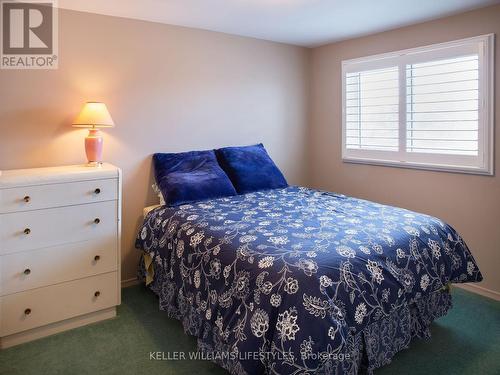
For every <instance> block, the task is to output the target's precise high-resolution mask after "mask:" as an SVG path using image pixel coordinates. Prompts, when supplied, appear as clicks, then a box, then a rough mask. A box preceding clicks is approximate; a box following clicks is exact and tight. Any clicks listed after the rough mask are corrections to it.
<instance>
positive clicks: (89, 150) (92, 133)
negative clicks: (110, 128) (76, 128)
mask: <svg viewBox="0 0 500 375" xmlns="http://www.w3.org/2000/svg"><path fill="white" fill-rule="evenodd" d="M103 143H104V140H103V139H102V133H101V131H100V130H99V129H89V135H88V136H87V137H86V138H85V153H86V154H87V160H88V161H89V165H91V166H100V165H101V164H102V147H103V146H102V145H103Z"/></svg>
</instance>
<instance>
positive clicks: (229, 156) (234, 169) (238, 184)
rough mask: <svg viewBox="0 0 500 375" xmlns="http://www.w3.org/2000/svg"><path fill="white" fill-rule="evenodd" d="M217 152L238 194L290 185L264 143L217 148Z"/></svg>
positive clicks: (220, 162)
mask: <svg viewBox="0 0 500 375" xmlns="http://www.w3.org/2000/svg"><path fill="white" fill-rule="evenodd" d="M215 153H216V155H217V160H218V161H219V164H220V165H221V167H222V169H224V171H225V172H226V173H227V175H228V176H229V178H230V179H231V182H232V183H233V185H234V187H235V188H236V191H237V192H238V194H245V193H250V192H252V191H257V190H266V189H278V188H285V187H287V186H288V183H287V182H286V180H285V177H283V174H282V173H281V171H280V170H279V169H278V167H277V166H276V164H274V162H273V161H272V159H271V157H270V156H269V155H268V153H267V151H266V149H265V148H264V146H263V145H262V143H259V144H258V145H254V146H244V147H225V148H220V149H218V150H215Z"/></svg>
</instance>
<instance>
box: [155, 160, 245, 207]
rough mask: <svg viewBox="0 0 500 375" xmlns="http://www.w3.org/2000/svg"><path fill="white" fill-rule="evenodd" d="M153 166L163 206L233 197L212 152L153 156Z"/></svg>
mask: <svg viewBox="0 0 500 375" xmlns="http://www.w3.org/2000/svg"><path fill="white" fill-rule="evenodd" d="M153 163H154V167H155V177H156V183H157V184H158V186H159V188H160V190H161V192H162V194H163V196H164V198H165V203H166V204H167V206H176V205H179V204H184V203H191V202H197V201H201V200H204V199H212V198H221V197H227V196H231V195H236V191H235V189H234V187H233V185H232V184H231V181H230V180H229V178H228V177H227V175H226V174H225V173H224V171H223V170H222V169H221V167H220V166H219V164H218V163H217V158H216V157H215V153H214V151H191V152H181V153H175V154H174V153H171V154H154V155H153Z"/></svg>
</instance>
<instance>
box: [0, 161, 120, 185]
mask: <svg viewBox="0 0 500 375" xmlns="http://www.w3.org/2000/svg"><path fill="white" fill-rule="evenodd" d="M120 173H121V172H120V169H119V168H118V167H115V166H114V165H111V164H107V163H103V164H102V165H101V166H100V167H93V166H88V165H87V164H80V165H65V166H60V167H46V168H29V169H10V170H4V171H0V189H6V188H11V187H16V186H30V185H44V184H54V183H64V182H70V181H86V180H99V179H103V178H118V177H119V175H120Z"/></svg>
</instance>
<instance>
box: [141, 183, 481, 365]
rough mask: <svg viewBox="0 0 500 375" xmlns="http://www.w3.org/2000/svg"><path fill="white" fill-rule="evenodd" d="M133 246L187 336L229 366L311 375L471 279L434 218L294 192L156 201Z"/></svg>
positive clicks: (461, 249) (474, 273) (464, 257)
mask: <svg viewBox="0 0 500 375" xmlns="http://www.w3.org/2000/svg"><path fill="white" fill-rule="evenodd" d="M137 247H138V248H140V249H143V250H144V251H146V252H147V253H149V254H150V255H151V256H152V257H153V259H154V260H155V263H156V265H158V266H159V267H158V268H156V270H157V271H156V272H157V273H158V272H162V275H158V274H157V275H156V277H161V278H162V280H164V281H162V282H163V283H164V288H163V289H164V290H162V291H161V293H165V294H169V295H168V296H167V297H168V298H166V300H168V301H174V302H173V303H175V304H176V305H177V308H178V311H187V309H186V306H184V305H190V306H189V307H190V309H191V310H190V311H195V314H194V316H191V317H190V318H189V319H190V322H191V321H192V324H193V325H198V326H203V327H204V330H202V331H201V332H200V330H199V329H198V330H197V331H196V332H197V334H198V335H199V336H202V335H208V333H207V332H211V333H210V335H212V338H211V340H212V342H217V343H218V345H216V349H218V350H229V351H232V353H233V358H232V359H233V362H232V363H233V364H234V363H236V365H233V366H232V367H231V368H229V369H230V371H231V372H233V373H249V374H257V373H262V372H274V373H280V374H291V373H308V372H310V373H313V372H320V371H319V370H320V369H321V368H322V367H323V368H324V366H325V363H326V362H325V358H327V357H328V358H330V359H331V358H332V355H335V354H342V353H344V354H346V353H345V351H346V347H347V341H348V340H349V339H350V338H352V337H354V335H355V334H356V333H357V332H360V331H361V330H363V328H365V327H367V326H368V325H370V324H372V323H373V322H376V321H378V320H380V319H384V318H387V317H390V316H391V314H392V313H393V312H394V311H397V310H398V309H400V308H402V307H404V306H407V305H408V304H411V303H413V302H414V301H416V300H418V299H419V298H422V297H424V296H426V295H430V294H432V293H434V292H436V291H438V290H440V289H442V288H443V287H445V286H446V285H447V284H448V283H449V282H474V281H480V280H481V279H482V276H481V274H480V272H479V270H478V267H477V266H476V263H475V261H474V259H473V257H472V255H471V253H470V252H469V250H468V248H467V246H466V244H465V243H464V242H463V240H462V239H461V238H460V236H459V235H458V234H457V233H456V232H455V230H453V228H451V227H450V226H449V225H447V224H446V223H444V222H442V221H441V220H439V219H436V218H434V217H431V216H427V215H423V214H418V213H415V212H411V211H408V210H405V209H401V208H395V207H390V206H385V205H381V204H377V203H373V202H369V201H365V200H360V199H355V198H351V197H347V196H344V195H339V194H333V193H328V192H322V191H317V190H311V189H307V188H301V187H288V188H285V189H276V190H269V191H261V192H256V193H250V194H245V195H240V196H234V197H229V198H221V199H216V200H211V201H204V202H200V203H196V204H188V205H182V206H179V207H173V208H168V207H160V208H158V209H156V210H154V211H153V212H151V213H150V214H149V215H148V216H147V218H146V220H145V222H144V225H143V227H142V228H141V230H140V232H139V235H138V239H137ZM158 270H161V271H158ZM174 294H175V295H174ZM164 308H165V309H168V306H164ZM189 324H191V323H189ZM388 340H391V338H390V337H389V336H388ZM234 353H236V354H234ZM255 353H260V355H255ZM341 359H342V358H341ZM219 362H221V361H219ZM222 362H226V363H228V361H224V360H222ZM226 367H228V366H226ZM323 372H325V371H324V370H323ZM326 372H328V371H326Z"/></svg>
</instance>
